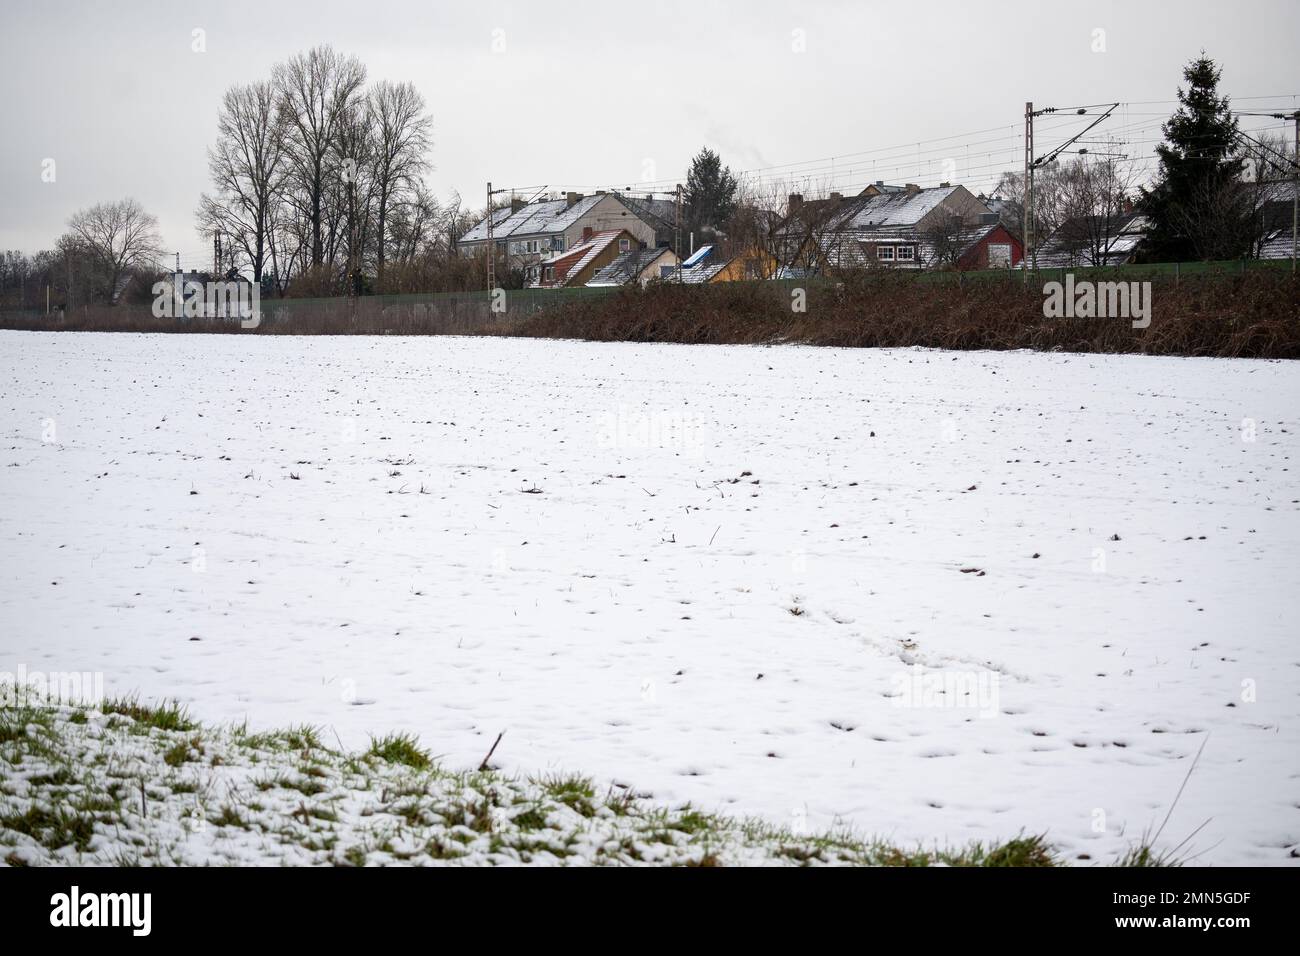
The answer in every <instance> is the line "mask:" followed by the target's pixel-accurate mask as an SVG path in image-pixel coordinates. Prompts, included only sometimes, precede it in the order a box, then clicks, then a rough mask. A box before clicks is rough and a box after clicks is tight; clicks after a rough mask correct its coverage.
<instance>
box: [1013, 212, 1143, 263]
mask: <svg viewBox="0 0 1300 956" xmlns="http://www.w3.org/2000/svg"><path fill="white" fill-rule="evenodd" d="M1150 228H1151V220H1150V219H1149V218H1148V217H1147V216H1146V215H1144V214H1142V213H1137V212H1130V213H1125V214H1123V215H1121V216H1116V217H1114V219H1113V220H1112V221H1110V222H1105V221H1104V220H1102V218H1101V217H1098V216H1076V217H1074V218H1072V219H1067V220H1066V221H1065V222H1063V223H1061V225H1060V226H1059V227H1058V228H1057V229H1056V231H1055V232H1053V233H1052V234H1051V235H1050V236H1048V237H1047V239H1046V241H1044V242H1043V244H1042V245H1041V246H1040V247H1039V248H1038V251H1037V254H1036V256H1035V258H1036V259H1037V261H1038V265H1039V267H1040V268H1047V269H1060V268H1066V267H1068V266H1077V265H1122V264H1123V263H1126V262H1128V261H1129V259H1130V258H1132V256H1133V253H1134V252H1136V251H1137V247H1138V244H1139V243H1141V242H1142V240H1143V239H1144V238H1145V237H1146V234H1147V230H1148V229H1150ZM1094 246H1095V247H1096V249H1097V256H1098V257H1100V259H1101V261H1100V262H1096V263H1094V262H1093V261H1092V260H1093V258H1094V256H1093V249H1094Z"/></svg>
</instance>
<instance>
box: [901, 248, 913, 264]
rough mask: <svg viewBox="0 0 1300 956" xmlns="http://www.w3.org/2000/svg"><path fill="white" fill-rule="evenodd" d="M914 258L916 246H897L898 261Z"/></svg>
mask: <svg viewBox="0 0 1300 956" xmlns="http://www.w3.org/2000/svg"><path fill="white" fill-rule="evenodd" d="M915 260H916V246H899V247H898V261H899V262H914V261H915Z"/></svg>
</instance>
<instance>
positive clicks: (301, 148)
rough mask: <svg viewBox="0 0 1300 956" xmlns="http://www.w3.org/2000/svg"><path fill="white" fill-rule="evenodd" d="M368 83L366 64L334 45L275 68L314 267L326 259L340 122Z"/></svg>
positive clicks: (279, 98) (313, 51) (282, 119)
mask: <svg viewBox="0 0 1300 956" xmlns="http://www.w3.org/2000/svg"><path fill="white" fill-rule="evenodd" d="M365 80H366V68H365V66H363V65H362V63H361V61H360V60H358V59H357V58H356V57H351V56H343V55H342V54H340V53H338V52H336V51H335V50H334V48H333V47H331V46H328V45H326V46H318V47H313V48H312V49H310V50H308V51H307V52H306V53H301V54H298V55H297V56H294V57H291V58H290V59H289V60H288V61H287V62H285V63H280V64H277V65H276V67H275V72H274V83H275V87H276V92H277V97H278V104H277V105H278V111H279V115H280V119H281V121H282V122H283V124H284V128H285V130H286V132H287V134H288V146H289V157H290V161H291V165H292V169H293V171H294V174H295V178H296V180H297V186H298V188H299V189H300V190H301V193H302V196H301V198H300V203H301V205H302V207H303V211H304V212H305V213H306V216H307V220H308V223H309V224H310V227H311V246H310V249H311V264H312V265H313V266H319V265H320V264H321V263H322V262H323V261H324V252H325V248H324V242H323V237H322V213H323V206H324V203H325V193H326V189H327V185H328V183H327V177H329V176H330V175H331V172H332V170H331V169H330V164H329V157H330V155H331V150H332V149H333V147H334V145H335V140H336V137H337V134H338V127H339V124H340V122H341V121H342V119H343V118H344V116H345V114H346V113H347V111H348V109H349V107H350V106H351V105H352V102H353V100H354V98H356V97H357V96H358V95H359V94H360V91H361V87H362V84H364V83H365Z"/></svg>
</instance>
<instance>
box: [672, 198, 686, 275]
mask: <svg viewBox="0 0 1300 956" xmlns="http://www.w3.org/2000/svg"><path fill="white" fill-rule="evenodd" d="M681 248H682V184H681V183H678V184H677V198H676V200H675V205H674V206H673V252H675V253H677V255H678V256H680V255H681ZM678 261H679V263H680V260H678ZM677 281H678V282H684V281H685V280H684V279H683V278H682V267H681V265H680V264H679V265H678V266H677Z"/></svg>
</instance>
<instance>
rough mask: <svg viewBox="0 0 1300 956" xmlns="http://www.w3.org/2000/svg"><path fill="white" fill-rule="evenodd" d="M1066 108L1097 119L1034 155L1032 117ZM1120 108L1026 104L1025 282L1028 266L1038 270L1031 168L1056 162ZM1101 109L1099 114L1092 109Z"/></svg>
mask: <svg viewBox="0 0 1300 956" xmlns="http://www.w3.org/2000/svg"><path fill="white" fill-rule="evenodd" d="M1064 109H1068V110H1069V111H1071V112H1072V113H1074V114H1075V115H1076V116H1091V115H1095V116H1096V117H1097V118H1096V119H1095V120H1093V121H1092V122H1091V123H1089V124H1088V125H1087V126H1086V127H1084V128H1083V129H1081V130H1080V131H1079V132H1077V133H1075V134H1074V135H1073V136H1071V137H1070V138H1069V139H1067V140H1066V141H1065V142H1064V143H1062V144H1061V145H1060V146H1057V147H1056V148H1055V149H1052V150H1049V151H1048V152H1046V153H1044V154H1043V155H1042V156H1039V157H1037V158H1035V156H1034V117H1035V116H1042V115H1044V114H1046V113H1059V112H1061V111H1062V110H1064ZM1117 109H1119V104H1118V103H1094V104H1093V105H1092V106H1077V107H1076V106H1071V107H1056V106H1047V107H1044V108H1043V109H1041V110H1035V109H1034V104H1033V103H1032V102H1029V103H1026V104H1025V260H1026V261H1025V270H1026V271H1025V283H1026V284H1028V283H1029V274H1028V270H1029V267H1030V265H1031V261H1032V266H1033V269H1034V271H1035V272H1037V271H1038V249H1037V248H1036V247H1035V246H1034V170H1035V169H1037V168H1038V167H1039V166H1050V165H1051V164H1052V163H1054V162H1055V161H1056V157H1057V156H1060V155H1061V153H1063V152H1065V151H1066V150H1067V149H1068V148H1069V147H1071V146H1073V145H1074V144H1075V143H1077V142H1078V141H1079V140H1081V139H1082V138H1083V137H1084V136H1085V135H1087V134H1088V133H1089V132H1091V131H1092V130H1093V129H1094V128H1095V127H1096V126H1098V125H1099V124H1101V123H1104V122H1105V121H1106V120H1107V119H1109V118H1110V115H1111V114H1112V113H1114V112H1115V110H1117ZM1097 110H1101V112H1100V113H1097V112H1095V111H1097ZM1079 152H1080V153H1086V152H1087V150H1086V149H1081V150H1079Z"/></svg>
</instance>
